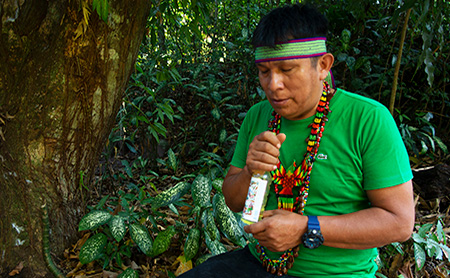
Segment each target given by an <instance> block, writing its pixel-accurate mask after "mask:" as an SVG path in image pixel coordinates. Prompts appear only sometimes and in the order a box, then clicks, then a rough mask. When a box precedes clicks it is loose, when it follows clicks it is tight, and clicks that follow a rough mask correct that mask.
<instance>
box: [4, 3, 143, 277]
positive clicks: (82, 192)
mask: <svg viewBox="0 0 450 278" xmlns="http://www.w3.org/2000/svg"><path fill="white" fill-rule="evenodd" d="M108 2H109V14H108V20H107V22H104V21H102V20H101V19H100V18H99V16H98V15H97V12H96V11H92V5H91V4H88V3H91V1H89V0H77V1H74V0H72V1H69V0H68V1H50V0H29V1H17V0H0V30H1V31H0V276H2V277H3V275H1V274H4V273H8V272H9V271H10V270H11V269H12V268H14V267H15V266H16V265H18V264H19V263H20V262H23V264H24V270H23V271H26V272H25V273H27V272H28V273H32V274H30V275H26V274H25V273H24V275H25V277H39V276H47V275H48V273H49V272H48V270H47V269H46V266H45V263H44V257H43V255H42V250H43V246H42V209H41V206H43V205H44V204H47V207H48V208H49V219H50V245H51V248H52V249H51V250H52V253H53V254H60V255H61V254H62V251H63V250H64V248H66V247H68V246H69V244H70V243H71V242H72V243H73V240H74V239H75V237H76V233H77V228H78V221H79V219H80V218H81V216H82V215H83V214H84V209H85V204H86V202H85V201H86V199H87V198H88V197H89V189H88V188H89V182H90V179H91V177H92V174H93V169H94V167H95V165H96V163H97V162H98V157H99V154H100V152H101V150H102V149H103V146H104V144H105V142H106V139H107V137H108V135H109V133H110V131H111V128H112V125H113V124H114V120H115V115H116V114H117V111H118V109H119V105H120V102H121V97H122V93H123V91H124V89H125V86H126V84H127V81H128V79H129V76H130V74H131V70H132V68H133V66H134V63H135V59H136V57H137V54H138V51H139V46H140V43H141V41H142V36H143V34H144V32H145V24H146V21H147V17H148V14H149V12H150V1H148V0H133V1H120V0H109V1H108ZM83 7H84V8H83ZM86 8H89V9H90V10H91V14H90V16H88V19H89V21H88V24H86V21H85V20H86V14H83V12H85V13H86V12H89V10H87V9H86ZM83 22H84V24H83ZM81 176H83V179H82V180H80V177H81ZM81 181H84V184H82V183H81Z"/></svg>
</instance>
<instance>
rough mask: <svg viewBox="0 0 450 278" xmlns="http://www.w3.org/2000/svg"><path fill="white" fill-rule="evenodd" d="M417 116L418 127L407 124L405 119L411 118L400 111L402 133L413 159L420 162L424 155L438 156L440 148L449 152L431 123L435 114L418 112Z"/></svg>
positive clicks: (445, 152) (444, 151)
mask: <svg viewBox="0 0 450 278" xmlns="http://www.w3.org/2000/svg"><path fill="white" fill-rule="evenodd" d="M397 111H398V110H397ZM398 112H399V111H398ZM416 116H417V117H416V121H415V122H416V123H417V125H418V127H414V126H410V125H408V124H405V123H404V121H406V120H409V118H408V117H407V116H405V115H402V114H400V113H399V121H400V125H399V130H400V134H401V136H402V139H403V142H404V143H405V145H406V148H407V149H408V150H409V152H410V153H412V154H413V157H412V158H411V160H412V161H415V162H418V160H419V159H420V157H423V156H424V155H428V156H429V157H432V158H434V157H436V156H438V155H437V152H438V149H439V150H440V151H442V152H443V153H444V154H448V149H447V146H446V145H445V144H444V143H443V142H442V140H441V139H440V138H439V137H438V136H436V131H435V127H434V126H433V125H432V123H431V119H432V118H433V114H431V113H429V112H428V113H418V114H417V115H416Z"/></svg>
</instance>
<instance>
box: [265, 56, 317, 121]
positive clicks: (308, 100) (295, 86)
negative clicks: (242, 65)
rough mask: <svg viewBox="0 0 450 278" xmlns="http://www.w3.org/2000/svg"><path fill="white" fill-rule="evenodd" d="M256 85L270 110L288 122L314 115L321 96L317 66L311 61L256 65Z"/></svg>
mask: <svg viewBox="0 0 450 278" xmlns="http://www.w3.org/2000/svg"><path fill="white" fill-rule="evenodd" d="M256 66H257V68H258V70H259V73H258V76H259V82H260V83H261V87H262V88H263V90H264V92H265V93H266V97H267V99H268V100H269V102H270V104H271V105H272V107H273V109H274V110H275V111H276V112H277V113H278V114H279V115H281V116H283V117H284V118H286V119H289V120H301V119H305V118H308V117H310V116H312V115H314V114H315V111H316V108H317V105H318V103H319V99H320V97H321V95H322V80H321V78H320V75H319V65H317V66H313V65H312V63H311V61H310V59H292V60H284V61H270V62H262V63H258V64H257V65H256Z"/></svg>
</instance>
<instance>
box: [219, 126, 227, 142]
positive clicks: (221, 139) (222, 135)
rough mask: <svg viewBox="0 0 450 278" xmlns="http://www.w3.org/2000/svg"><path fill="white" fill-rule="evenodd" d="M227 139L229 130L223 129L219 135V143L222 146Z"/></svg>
mask: <svg viewBox="0 0 450 278" xmlns="http://www.w3.org/2000/svg"><path fill="white" fill-rule="evenodd" d="M226 139H227V130H226V129H222V130H221V131H220V134H219V142H220V143H221V144H223V143H224V142H225V140H226Z"/></svg>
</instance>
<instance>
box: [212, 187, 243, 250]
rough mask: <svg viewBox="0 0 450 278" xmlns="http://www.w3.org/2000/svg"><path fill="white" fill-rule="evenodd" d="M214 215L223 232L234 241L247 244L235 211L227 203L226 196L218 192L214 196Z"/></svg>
mask: <svg viewBox="0 0 450 278" xmlns="http://www.w3.org/2000/svg"><path fill="white" fill-rule="evenodd" d="M213 208H214V216H215V217H216V220H217V223H218V224H219V227H220V230H221V231H222V233H223V234H224V235H225V236H226V237H227V238H228V239H229V240H231V241H232V242H234V243H236V244H238V245H239V246H241V247H243V246H245V244H246V243H245V240H244V238H243V231H242V228H241V227H240V226H239V223H238V221H237V219H236V217H235V216H234V214H233V212H232V211H231V210H230V209H229V208H228V206H227V205H226V204H225V198H224V197H223V195H222V194H220V193H217V194H215V195H214V198H213Z"/></svg>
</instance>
